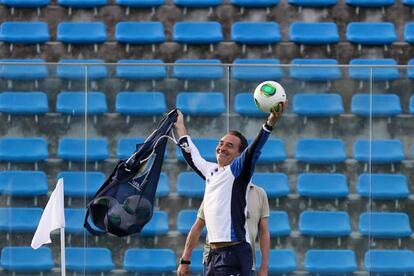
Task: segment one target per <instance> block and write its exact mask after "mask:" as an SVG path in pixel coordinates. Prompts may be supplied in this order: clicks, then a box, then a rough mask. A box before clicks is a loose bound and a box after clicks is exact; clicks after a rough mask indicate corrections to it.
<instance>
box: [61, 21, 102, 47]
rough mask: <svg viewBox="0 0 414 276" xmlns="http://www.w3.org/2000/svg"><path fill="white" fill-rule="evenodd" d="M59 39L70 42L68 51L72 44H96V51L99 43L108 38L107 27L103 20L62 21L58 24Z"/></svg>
mask: <svg viewBox="0 0 414 276" xmlns="http://www.w3.org/2000/svg"><path fill="white" fill-rule="evenodd" d="M56 36H57V40H58V41H60V42H62V43H66V44H68V52H69V53H70V52H71V45H74V44H79V45H85V44H94V45H95V48H94V49H95V52H97V51H98V44H101V43H104V42H105V41H106V40H107V34H106V27H105V24H104V23H103V22H60V23H59V24H58V26H57V34H56Z"/></svg>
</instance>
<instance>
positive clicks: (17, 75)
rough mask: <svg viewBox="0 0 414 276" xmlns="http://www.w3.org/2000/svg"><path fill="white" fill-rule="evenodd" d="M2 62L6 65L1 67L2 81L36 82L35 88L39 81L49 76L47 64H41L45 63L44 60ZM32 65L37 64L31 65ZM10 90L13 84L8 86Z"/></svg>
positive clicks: (6, 60)
mask: <svg viewBox="0 0 414 276" xmlns="http://www.w3.org/2000/svg"><path fill="white" fill-rule="evenodd" d="M0 62H1V63H5V64H2V65H0V78H2V79H6V80H10V81H13V80H18V81H35V87H38V81H39V80H42V79H45V78H47V77H48V76H49V71H48V67H47V66H46V65H45V64H40V63H44V62H45V60H44V59H40V58H33V59H1V60H0ZM7 63H14V64H7ZM19 63H22V64H21V65H20V64H19ZM31 63H36V64H33V65H31ZM8 88H11V84H9V85H8Z"/></svg>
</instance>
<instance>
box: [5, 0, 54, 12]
mask: <svg viewBox="0 0 414 276" xmlns="http://www.w3.org/2000/svg"><path fill="white" fill-rule="evenodd" d="M50 2H51V1H50V0H36V1H32V0H2V1H1V3H2V4H3V5H5V6H6V7H11V8H40V7H45V6H47V5H49V4H50ZM13 14H14V13H13V12H12V15H13Z"/></svg>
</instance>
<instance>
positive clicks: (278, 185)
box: [252, 172, 290, 199]
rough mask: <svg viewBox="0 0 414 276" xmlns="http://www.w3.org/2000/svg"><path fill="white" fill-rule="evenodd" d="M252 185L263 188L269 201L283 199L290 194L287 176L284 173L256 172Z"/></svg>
mask: <svg viewBox="0 0 414 276" xmlns="http://www.w3.org/2000/svg"><path fill="white" fill-rule="evenodd" d="M252 183H253V184H255V185H256V186H259V187H261V188H263V189H264V190H265V191H266V194H267V197H268V198H269V199H271V198H278V197H284V196H287V195H288V194H289V192H290V188H289V180H288V176H287V175H286V174H284V173H264V172H256V173H254V174H253V177H252Z"/></svg>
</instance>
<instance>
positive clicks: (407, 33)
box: [404, 22, 414, 44]
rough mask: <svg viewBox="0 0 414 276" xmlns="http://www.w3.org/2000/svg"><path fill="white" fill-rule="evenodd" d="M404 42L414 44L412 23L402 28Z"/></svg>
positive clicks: (413, 25)
mask: <svg viewBox="0 0 414 276" xmlns="http://www.w3.org/2000/svg"><path fill="white" fill-rule="evenodd" d="M404 40H405V41H407V42H408V43H411V44H414V22H411V23H406V24H405V26H404Z"/></svg>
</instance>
